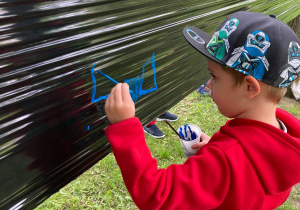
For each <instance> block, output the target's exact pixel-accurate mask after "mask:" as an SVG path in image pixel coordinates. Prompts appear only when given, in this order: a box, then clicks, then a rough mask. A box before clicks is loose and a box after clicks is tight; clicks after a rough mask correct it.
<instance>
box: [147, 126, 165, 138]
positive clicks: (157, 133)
mask: <svg viewBox="0 0 300 210" xmlns="http://www.w3.org/2000/svg"><path fill="white" fill-rule="evenodd" d="M144 132H145V133H148V134H150V135H151V136H153V137H154V138H162V137H165V134H164V133H163V132H162V131H161V130H159V128H158V127H157V126H156V125H155V124H152V125H148V126H145V127H144Z"/></svg>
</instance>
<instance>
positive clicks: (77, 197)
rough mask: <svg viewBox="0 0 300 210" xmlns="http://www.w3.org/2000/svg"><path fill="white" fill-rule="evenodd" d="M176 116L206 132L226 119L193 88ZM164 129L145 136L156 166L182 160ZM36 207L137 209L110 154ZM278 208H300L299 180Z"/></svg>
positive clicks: (288, 104) (289, 105) (287, 105)
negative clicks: (160, 136)
mask: <svg viewBox="0 0 300 210" xmlns="http://www.w3.org/2000/svg"><path fill="white" fill-rule="evenodd" d="M279 107H280V108H282V109H285V110H287V111H289V112H291V113H293V114H294V115H295V116H296V117H298V118H299V119H300V106H299V103H298V102H297V101H295V100H292V99H287V98H285V99H284V100H283V102H281V103H280V104H279ZM169 111H170V112H172V113H175V114H177V115H178V116H179V119H178V121H176V122H172V125H173V127H174V128H178V127H179V126H180V125H182V124H185V123H193V124H196V125H198V126H199V127H200V128H201V129H202V130H203V131H204V132H205V133H207V134H208V135H210V136H211V135H212V134H214V133H215V132H216V131H217V130H218V129H219V127H220V125H223V124H224V123H225V122H226V120H227V119H226V118H225V117H223V116H222V115H221V114H220V113H219V112H218V109H217V106H216V105H215V104H214V103H213V102H212V100H211V98H210V97H204V96H201V97H200V96H199V94H198V93H197V92H196V91H194V92H193V93H191V94H190V95H189V96H188V97H186V98H185V99H184V100H182V101H181V102H180V103H178V104H177V105H176V106H174V107H173V108H172V109H170V110H169ZM157 126H158V127H159V128H160V129H161V130H162V131H163V132H164V133H165V135H166V137H165V138H163V139H155V138H153V137H151V136H149V135H147V136H146V140H147V144H148V146H149V148H150V150H151V153H152V155H153V156H154V157H155V158H156V159H157V162H158V167H160V168H166V167H167V166H169V165H170V164H173V163H177V164H180V163H183V162H184V161H185V160H186V158H185V156H184V155H183V152H182V149H181V145H180V142H179V140H178V137H177V136H176V135H175V134H174V132H173V131H172V130H171V129H170V128H169V127H168V125H167V124H166V123H165V122H157ZM37 209H39V210H40V209H47V210H48V209H76V210H77V209H126V210H128V209H137V207H136V206H135V204H134V203H133V201H132V199H131V197H130V195H129V194H128V192H127V190H126V187H125V185H124V183H123V180H122V176H121V173H120V170H119V168H118V165H117V164H116V161H115V159H114V156H113V155H112V154H109V155H108V156H106V157H105V158H104V159H102V160H101V161H99V163H97V164H96V165H94V166H93V167H92V168H91V169H89V170H88V171H86V172H85V173H84V174H82V175H81V176H80V177H78V178H77V179H76V180H74V181H73V182H71V183H69V184H68V185H67V186H65V187H64V188H62V189H61V190H60V191H59V192H57V193H56V194H54V195H52V196H51V197H50V198H49V199H47V200H46V201H45V202H44V203H42V204H41V205H40V206H39V207H38V208H37ZM278 209H300V184H298V185H296V186H295V187H294V188H293V190H292V192H291V195H290V197H289V198H288V200H287V201H286V202H285V203H284V204H283V205H282V206H281V207H279V208H278Z"/></svg>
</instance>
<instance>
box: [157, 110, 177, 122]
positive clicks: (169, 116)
mask: <svg viewBox="0 0 300 210" xmlns="http://www.w3.org/2000/svg"><path fill="white" fill-rule="evenodd" d="M156 120H157V121H165V120H166V121H170V122H174V121H176V120H178V116H177V115H175V114H171V113H170V112H165V113H163V114H162V115H160V116H159V117H158V118H157V119H156Z"/></svg>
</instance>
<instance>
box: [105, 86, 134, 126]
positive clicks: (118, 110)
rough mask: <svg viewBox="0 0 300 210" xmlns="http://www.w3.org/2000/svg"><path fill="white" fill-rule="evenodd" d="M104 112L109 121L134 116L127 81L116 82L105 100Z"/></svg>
mask: <svg viewBox="0 0 300 210" xmlns="http://www.w3.org/2000/svg"><path fill="white" fill-rule="evenodd" d="M105 112H106V116H107V118H108V120H109V121H110V123H118V122H121V121H123V120H127V119H129V118H132V117H134V116H135V106H134V102H133V101H132V98H131V96H130V93H129V85H128V84H127V83H118V84H117V85H116V86H115V87H114V88H113V89H112V90H111V92H110V94H109V96H108V98H107V99H106V102H105Z"/></svg>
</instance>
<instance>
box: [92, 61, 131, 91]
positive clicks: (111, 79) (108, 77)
mask: <svg viewBox="0 0 300 210" xmlns="http://www.w3.org/2000/svg"><path fill="white" fill-rule="evenodd" d="M95 65H96V63H94V65H93V70H94V68H95ZM94 71H95V70H94ZM98 73H100V74H102V75H103V76H104V77H106V78H107V79H109V80H110V81H112V82H114V83H116V84H118V83H119V82H117V81H116V80H114V79H113V78H111V77H110V76H108V75H106V74H104V73H103V72H102V71H100V70H98ZM129 92H130V93H133V92H132V91H131V90H129Z"/></svg>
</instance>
